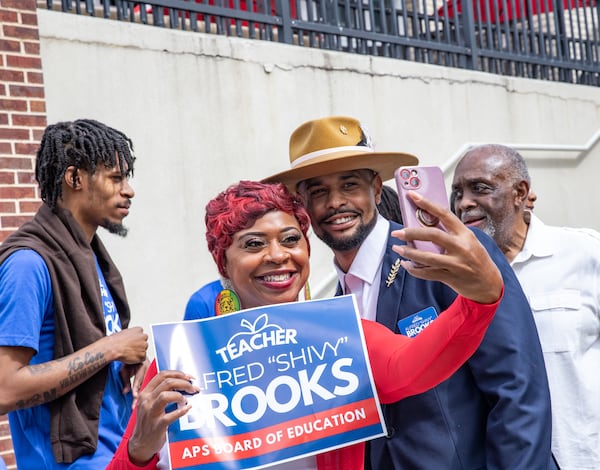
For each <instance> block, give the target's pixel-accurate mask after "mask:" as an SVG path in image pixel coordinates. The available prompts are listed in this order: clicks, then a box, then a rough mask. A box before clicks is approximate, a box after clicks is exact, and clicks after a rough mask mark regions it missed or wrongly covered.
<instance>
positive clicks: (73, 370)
mask: <svg viewBox="0 0 600 470" xmlns="http://www.w3.org/2000/svg"><path fill="white" fill-rule="evenodd" d="M63 360H64V358H60V359H57V360H56V362H60V361H63ZM54 362H55V361H51V362H45V363H42V364H32V365H30V366H28V367H27V369H28V370H29V373H30V374H31V375H41V374H43V373H45V372H48V371H49V370H51V369H52V368H53V367H54ZM107 363H108V361H107V360H106V358H105V357H104V354H103V353H102V352H98V353H96V354H92V353H90V352H86V353H85V354H83V355H77V356H75V357H74V358H72V359H71V360H70V361H69V362H68V364H67V369H68V371H69V375H68V376H67V378H66V379H63V380H61V381H60V389H57V388H56V387H54V388H51V389H50V390H46V391H44V392H41V393H36V394H34V395H32V396H31V397H29V398H27V399H23V400H19V401H18V402H17V403H16V404H15V405H16V408H17V409H23V408H30V407H32V406H38V405H42V404H44V403H48V402H50V401H52V400H56V399H57V398H58V397H59V396H61V395H63V394H64V393H65V390H69V389H71V388H73V386H77V385H79V384H80V383H81V382H83V381H84V380H85V379H87V378H88V377H90V376H92V375H94V374H95V373H96V372H98V371H99V370H100V369H102V368H103V367H104V366H105V365H106V364H107ZM59 390H60V391H61V393H60V395H59Z"/></svg>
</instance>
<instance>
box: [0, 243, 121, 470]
mask: <svg viewBox="0 0 600 470" xmlns="http://www.w3.org/2000/svg"><path fill="white" fill-rule="evenodd" d="M97 270H98V275H99V281H100V291H101V292H102V297H103V298H102V303H103V306H104V315H105V321H106V325H107V334H112V333H116V332H118V331H120V330H121V323H120V321H119V316H118V312H116V308H115V305H114V302H113V299H112V296H111V295H110V292H109V291H108V289H107V288H106V283H105V281H104V277H103V276H102V273H101V272H100V269H99V267H98V266H97ZM0 292H1V293H2V294H1V295H0V346H21V347H27V348H31V349H33V350H34V351H35V354H34V356H33V357H32V359H31V361H30V364H39V363H43V362H47V361H50V360H52V359H53V357H54V308H53V295H52V284H51V281H50V274H49V273H48V268H47V267H46V263H45V262H44V260H43V258H42V257H41V256H40V255H39V254H38V253H36V252H35V251H33V250H18V251H16V252H15V253H13V254H11V255H10V256H9V257H8V258H7V259H6V260H5V261H4V263H2V265H1V266H0ZM120 366H121V364H120V363H119V362H113V363H111V364H110V366H109V371H108V376H107V380H106V386H105V389H104V397H103V401H102V407H101V410H100V423H99V433H98V434H99V439H98V447H97V449H96V452H95V453H94V454H90V455H85V456H82V457H80V458H79V459H77V460H76V461H75V462H73V463H72V464H57V463H56V461H55V459H54V455H53V454H52V446H51V444H50V409H49V406H48V404H44V405H39V406H35V407H33V408H26V409H23V410H17V411H13V412H11V413H9V414H8V419H9V422H10V430H11V434H12V440H13V446H14V450H15V456H16V459H17V466H18V468H22V469H36V470H37V469H61V470H65V469H69V470H80V469H81V470H82V469H89V468H104V467H105V466H106V465H107V464H108V463H109V462H110V460H111V458H112V455H113V454H114V453H115V451H116V449H117V447H118V445H119V443H120V442H121V437H122V435H123V433H124V431H125V427H126V426H127V422H128V420H129V417H130V415H131V405H132V396H131V393H129V394H127V395H123V393H122V389H123V383H122V381H121V379H120V377H119V374H118V371H119V368H120Z"/></svg>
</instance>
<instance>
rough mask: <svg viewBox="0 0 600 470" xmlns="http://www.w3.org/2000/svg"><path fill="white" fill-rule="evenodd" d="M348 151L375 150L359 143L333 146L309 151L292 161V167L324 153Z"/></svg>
mask: <svg viewBox="0 0 600 470" xmlns="http://www.w3.org/2000/svg"><path fill="white" fill-rule="evenodd" d="M348 151H354V152H374V151H375V150H373V149H372V148H370V147H364V146H358V145H348V146H346V147H332V148H329V149H323V150H316V151H314V152H310V153H307V154H306V155H302V156H301V157H298V158H296V159H295V160H294V161H293V162H292V163H291V166H292V168H296V167H297V166H298V165H301V164H303V163H306V162H308V161H310V160H314V159H316V158H318V157H322V156H323V155H328V154H331V153H338V152H348Z"/></svg>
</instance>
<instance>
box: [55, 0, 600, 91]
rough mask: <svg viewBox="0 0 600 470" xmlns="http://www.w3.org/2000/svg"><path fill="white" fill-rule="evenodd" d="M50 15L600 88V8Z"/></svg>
mask: <svg viewBox="0 0 600 470" xmlns="http://www.w3.org/2000/svg"><path fill="white" fill-rule="evenodd" d="M46 6H47V7H48V8H49V9H59V8H60V9H62V11H65V12H74V13H78V14H87V15H95V16H103V17H105V18H113V19H118V20H121V21H130V22H135V23H143V24H149V25H154V26H158V27H167V28H174V29H181V30H190V31H201V32H205V33H211V34H222V35H228V36H239V37H246V38H251V39H261V40H267V41H279V42H284V43H288V44H295V45H297V46H308V47H316V48H322V49H330V50H336V51H343V52H349V53H356V54H371V55H376V56H384V57H392V58H398V59H404V60H411V61H416V62H423V63H428V64H435V65H442V66H447V67H457V68H463V69H470V70H478V71H482V72H489V73H494V74H498V75H507V76H515V77H526V78H534V79H541V80H552V81H561V82H567V83H579V84H585V85H593V86H600V60H599V55H600V54H599V53H600V50H599V46H600V33H599V29H598V20H599V17H600V10H599V9H598V5H597V0H420V1H419V0H148V1H146V2H131V1H122V0H46Z"/></svg>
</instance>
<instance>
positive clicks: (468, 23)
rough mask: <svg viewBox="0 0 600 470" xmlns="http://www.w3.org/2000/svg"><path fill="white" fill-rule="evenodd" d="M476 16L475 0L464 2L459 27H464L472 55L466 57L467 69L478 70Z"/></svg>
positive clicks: (466, 41) (464, 34)
mask: <svg viewBox="0 0 600 470" xmlns="http://www.w3.org/2000/svg"><path fill="white" fill-rule="evenodd" d="M474 18H475V15H474V14H473V0H466V1H464V0H463V1H462V15H459V20H458V21H459V27H462V30H463V36H464V38H465V46H466V47H467V48H469V50H470V51H471V54H470V55H468V56H465V58H466V64H465V68H467V69H470V70H478V69H477V63H478V61H479V49H478V47H477V44H476V41H475V19H474Z"/></svg>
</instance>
